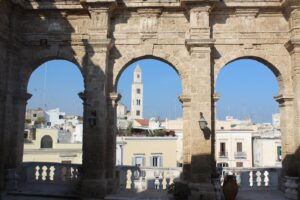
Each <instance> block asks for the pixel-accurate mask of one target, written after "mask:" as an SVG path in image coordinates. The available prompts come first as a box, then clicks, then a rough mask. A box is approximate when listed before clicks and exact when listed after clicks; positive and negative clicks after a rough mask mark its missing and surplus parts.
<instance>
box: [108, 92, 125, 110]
mask: <svg viewBox="0 0 300 200" xmlns="http://www.w3.org/2000/svg"><path fill="white" fill-rule="evenodd" d="M121 98H122V95H121V94H119V93H117V92H111V93H109V96H108V100H109V104H111V105H112V106H113V107H116V106H117V105H118V101H119V100H120V99H121Z"/></svg>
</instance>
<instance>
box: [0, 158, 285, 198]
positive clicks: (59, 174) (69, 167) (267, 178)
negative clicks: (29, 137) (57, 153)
mask: <svg viewBox="0 0 300 200" xmlns="http://www.w3.org/2000/svg"><path fill="white" fill-rule="evenodd" d="M280 170H281V169H280V168H247V169H246V168H223V169H222V170H221V171H220V174H222V176H221V184H222V183H223V180H224V177H225V175H226V174H235V175H236V177H237V182H238V184H239V186H240V187H239V193H238V197H237V200H246V199H247V200H251V199H253V200H260V199H261V200H265V199H273V200H283V199H285V198H284V194H283V193H282V192H280V191H279V190H278V186H279V181H278V180H279V179H278V177H279V174H280ZM181 171H182V170H181V168H154V167H135V166H120V167H117V173H116V174H117V178H118V179H117V181H118V185H119V188H118V190H117V192H116V193H114V194H112V195H109V196H106V197H105V199H110V200H112V199H114V200H117V199H161V200H169V199H172V196H171V195H170V194H168V193H167V192H166V188H167V187H168V186H169V185H170V184H172V183H173V182H174V180H176V178H178V177H179V175H180V173H181ZM79 181H80V165H74V164H61V163H35V162H29V163H24V164H23V170H22V171H21V174H20V178H19V183H18V184H17V185H15V189H14V190H11V191H8V192H7V193H6V194H4V195H3V196H2V197H3V198H2V199H5V200H19V199H32V200H34V199H45V200H46V199H51V197H53V198H54V197H55V198H60V199H74V198H76V196H77V195H78V191H79V188H78V183H79ZM282 189H283V190H285V188H282ZM0 197H1V196H0ZM44 197H45V198H44Z"/></svg>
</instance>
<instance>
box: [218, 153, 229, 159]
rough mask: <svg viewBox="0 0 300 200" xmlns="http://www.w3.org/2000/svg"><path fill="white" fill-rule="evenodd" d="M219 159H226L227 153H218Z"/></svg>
mask: <svg viewBox="0 0 300 200" xmlns="http://www.w3.org/2000/svg"><path fill="white" fill-rule="evenodd" d="M219 158H228V152H219Z"/></svg>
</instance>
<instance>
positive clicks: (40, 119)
mask: <svg viewBox="0 0 300 200" xmlns="http://www.w3.org/2000/svg"><path fill="white" fill-rule="evenodd" d="M44 123H45V118H44V117H38V118H37V119H36V121H35V124H44Z"/></svg>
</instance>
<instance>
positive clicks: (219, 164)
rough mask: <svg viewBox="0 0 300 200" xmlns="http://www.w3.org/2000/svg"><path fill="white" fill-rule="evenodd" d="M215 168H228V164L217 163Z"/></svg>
mask: <svg viewBox="0 0 300 200" xmlns="http://www.w3.org/2000/svg"><path fill="white" fill-rule="evenodd" d="M217 167H228V163H218V164H217Z"/></svg>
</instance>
